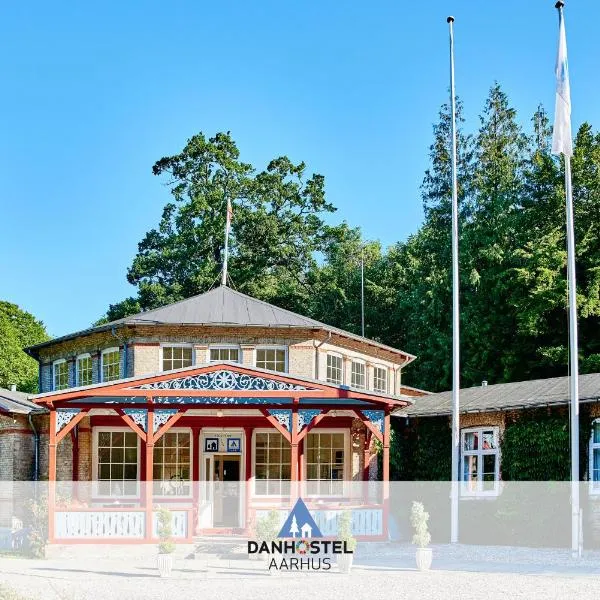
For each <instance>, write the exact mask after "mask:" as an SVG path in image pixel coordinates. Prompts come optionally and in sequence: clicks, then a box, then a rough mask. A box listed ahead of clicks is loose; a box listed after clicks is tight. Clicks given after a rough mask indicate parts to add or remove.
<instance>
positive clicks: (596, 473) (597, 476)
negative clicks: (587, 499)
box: [589, 419, 600, 494]
mask: <svg viewBox="0 0 600 600" xmlns="http://www.w3.org/2000/svg"><path fill="white" fill-rule="evenodd" d="M589 465H590V466H589V472H590V494H600V419H595V420H594V421H592V431H591V434H590V458H589Z"/></svg>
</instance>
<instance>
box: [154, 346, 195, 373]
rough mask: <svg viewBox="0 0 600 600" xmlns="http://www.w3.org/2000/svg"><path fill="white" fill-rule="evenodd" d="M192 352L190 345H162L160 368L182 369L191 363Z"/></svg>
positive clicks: (164, 369) (166, 369)
mask: <svg viewBox="0 0 600 600" xmlns="http://www.w3.org/2000/svg"><path fill="white" fill-rule="evenodd" d="M192 355H193V352H192V347H191V346H163V347H162V370H163V371H172V370H173V369H184V368H185V367H191V366H192V364H193V356H192Z"/></svg>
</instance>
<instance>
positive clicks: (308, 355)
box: [288, 340, 315, 379]
mask: <svg viewBox="0 0 600 600" xmlns="http://www.w3.org/2000/svg"><path fill="white" fill-rule="evenodd" d="M288 368H289V372H290V373H293V374H294V375H300V376H302V377H309V378H311V379H312V378H314V377H315V347H314V345H313V343H312V340H307V341H305V342H301V343H299V344H292V345H291V346H289V348H288Z"/></svg>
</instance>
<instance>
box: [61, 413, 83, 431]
mask: <svg viewBox="0 0 600 600" xmlns="http://www.w3.org/2000/svg"><path fill="white" fill-rule="evenodd" d="M80 412H81V409H80V408H57V409H56V433H58V432H59V431H60V430H61V429H62V428H63V427H66V426H67V425H68V424H69V423H70V422H71V421H72V420H73V419H74V418H75V417H76V416H77V415H78V414H79V413H80Z"/></svg>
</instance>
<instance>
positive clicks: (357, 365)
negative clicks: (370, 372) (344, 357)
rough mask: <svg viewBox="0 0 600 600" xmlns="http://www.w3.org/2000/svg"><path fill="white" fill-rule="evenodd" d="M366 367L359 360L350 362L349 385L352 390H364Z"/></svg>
mask: <svg viewBox="0 0 600 600" xmlns="http://www.w3.org/2000/svg"><path fill="white" fill-rule="evenodd" d="M366 372H367V365H365V363H364V362H362V361H360V360H353V361H352V371H351V380H350V381H351V383H350V385H351V386H352V387H354V388H365V387H367V386H366V379H367V378H366Z"/></svg>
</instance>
